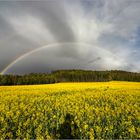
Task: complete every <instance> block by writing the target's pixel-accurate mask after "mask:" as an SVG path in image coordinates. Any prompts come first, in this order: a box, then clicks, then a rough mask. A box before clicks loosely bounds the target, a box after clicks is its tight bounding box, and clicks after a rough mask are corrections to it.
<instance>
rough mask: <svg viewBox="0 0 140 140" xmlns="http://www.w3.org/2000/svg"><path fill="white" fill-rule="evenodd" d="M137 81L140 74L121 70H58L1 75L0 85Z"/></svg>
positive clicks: (139, 78) (139, 79)
mask: <svg viewBox="0 0 140 140" xmlns="http://www.w3.org/2000/svg"><path fill="white" fill-rule="evenodd" d="M105 81H135V82H140V73H134V72H126V71H119V70H112V71H87V70H57V71H53V72H51V73H49V74H48V73H31V74H26V75H0V85H34V84H52V83H58V82H105Z"/></svg>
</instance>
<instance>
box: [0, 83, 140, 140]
mask: <svg viewBox="0 0 140 140" xmlns="http://www.w3.org/2000/svg"><path fill="white" fill-rule="evenodd" d="M0 138H2V139H9V138H10V139H15V138H17V139H23V138H26V139H58V138H80V139H88V138H90V139H101V138H103V139H107V138H108V139H124V138H125V139H127V138H129V139H130V138H133V139H134V138H140V83H136V82H94V83H90V82H89V83H58V84H49V85H36V86H35V85H34V86H5V87H4V86H1V87H0Z"/></svg>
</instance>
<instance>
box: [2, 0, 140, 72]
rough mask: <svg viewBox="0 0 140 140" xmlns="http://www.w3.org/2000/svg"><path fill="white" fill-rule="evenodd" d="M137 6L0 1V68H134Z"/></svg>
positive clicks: (139, 65) (139, 20)
mask: <svg viewBox="0 0 140 140" xmlns="http://www.w3.org/2000/svg"><path fill="white" fill-rule="evenodd" d="M139 7H140V1H137V0H134V1H130V0H123V1H122V0H107V1H104V0H89V1H85V0H76V1H75V0H71V1H69V0H61V1H57V0H52V1H42V0H38V1H34V0H31V1H22V0H21V1H0V70H1V71H2V70H3V69H4V68H5V71H4V72H5V73H6V72H8V73H10V72H12V73H26V72H46V71H50V70H54V69H61V68H63V69H65V68H66V69H67V68H80V69H97V70H101V69H103V70H106V69H123V70H131V71H139V70H140V61H139V60H140V56H139V36H140V35H139V32H138V28H139V27H140V17H139V13H140V8H139ZM50 44H52V45H51V47H48V46H49V45H50ZM53 44H54V46H53ZM56 44H57V45H56ZM42 46H46V47H45V49H44V48H43V49H41V50H39V51H37V52H36V51H35V52H34V53H31V54H30V53H29V54H30V56H27V57H25V58H22V57H21V58H22V59H19V60H18V58H20V56H22V55H24V54H25V53H28V52H30V51H32V50H35V49H37V48H41V47H42ZM16 60H18V61H16ZM15 62H16V63H15ZM29 62H30V63H29ZM31 64H32V65H31ZM8 65H9V67H8V69H6V67H7V66H8Z"/></svg>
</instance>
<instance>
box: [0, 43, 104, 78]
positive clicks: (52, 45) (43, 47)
mask: <svg viewBox="0 0 140 140" xmlns="http://www.w3.org/2000/svg"><path fill="white" fill-rule="evenodd" d="M75 44H77V45H86V46H90V47H93V46H92V45H90V44H87V43H81V42H80V43H79V42H62V43H53V44H48V45H44V46H41V47H39V48H35V49H33V50H30V51H28V52H26V53H24V54H22V55H20V56H19V57H18V58H16V59H15V60H14V61H12V62H11V63H9V64H8V65H7V66H6V67H5V68H4V69H3V70H2V71H1V73H0V74H1V75H4V74H6V72H7V71H8V70H9V69H10V68H11V67H13V66H14V65H15V64H16V63H18V62H19V61H21V60H22V59H25V58H26V57H27V56H29V55H31V54H33V53H35V52H38V51H40V50H42V49H45V48H48V47H56V46H60V45H75ZM105 51H106V50H105Z"/></svg>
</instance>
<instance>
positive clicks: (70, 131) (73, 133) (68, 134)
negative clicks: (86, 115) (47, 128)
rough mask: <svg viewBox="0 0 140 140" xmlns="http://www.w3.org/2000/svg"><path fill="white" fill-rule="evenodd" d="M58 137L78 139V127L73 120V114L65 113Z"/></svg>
mask: <svg viewBox="0 0 140 140" xmlns="http://www.w3.org/2000/svg"><path fill="white" fill-rule="evenodd" d="M58 134H59V139H79V138H80V137H79V134H80V133H79V128H78V126H77V124H76V123H75V122H74V116H73V115H71V114H69V113H67V114H66V117H65V121H64V123H63V124H61V125H60V127H59V130H58Z"/></svg>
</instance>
